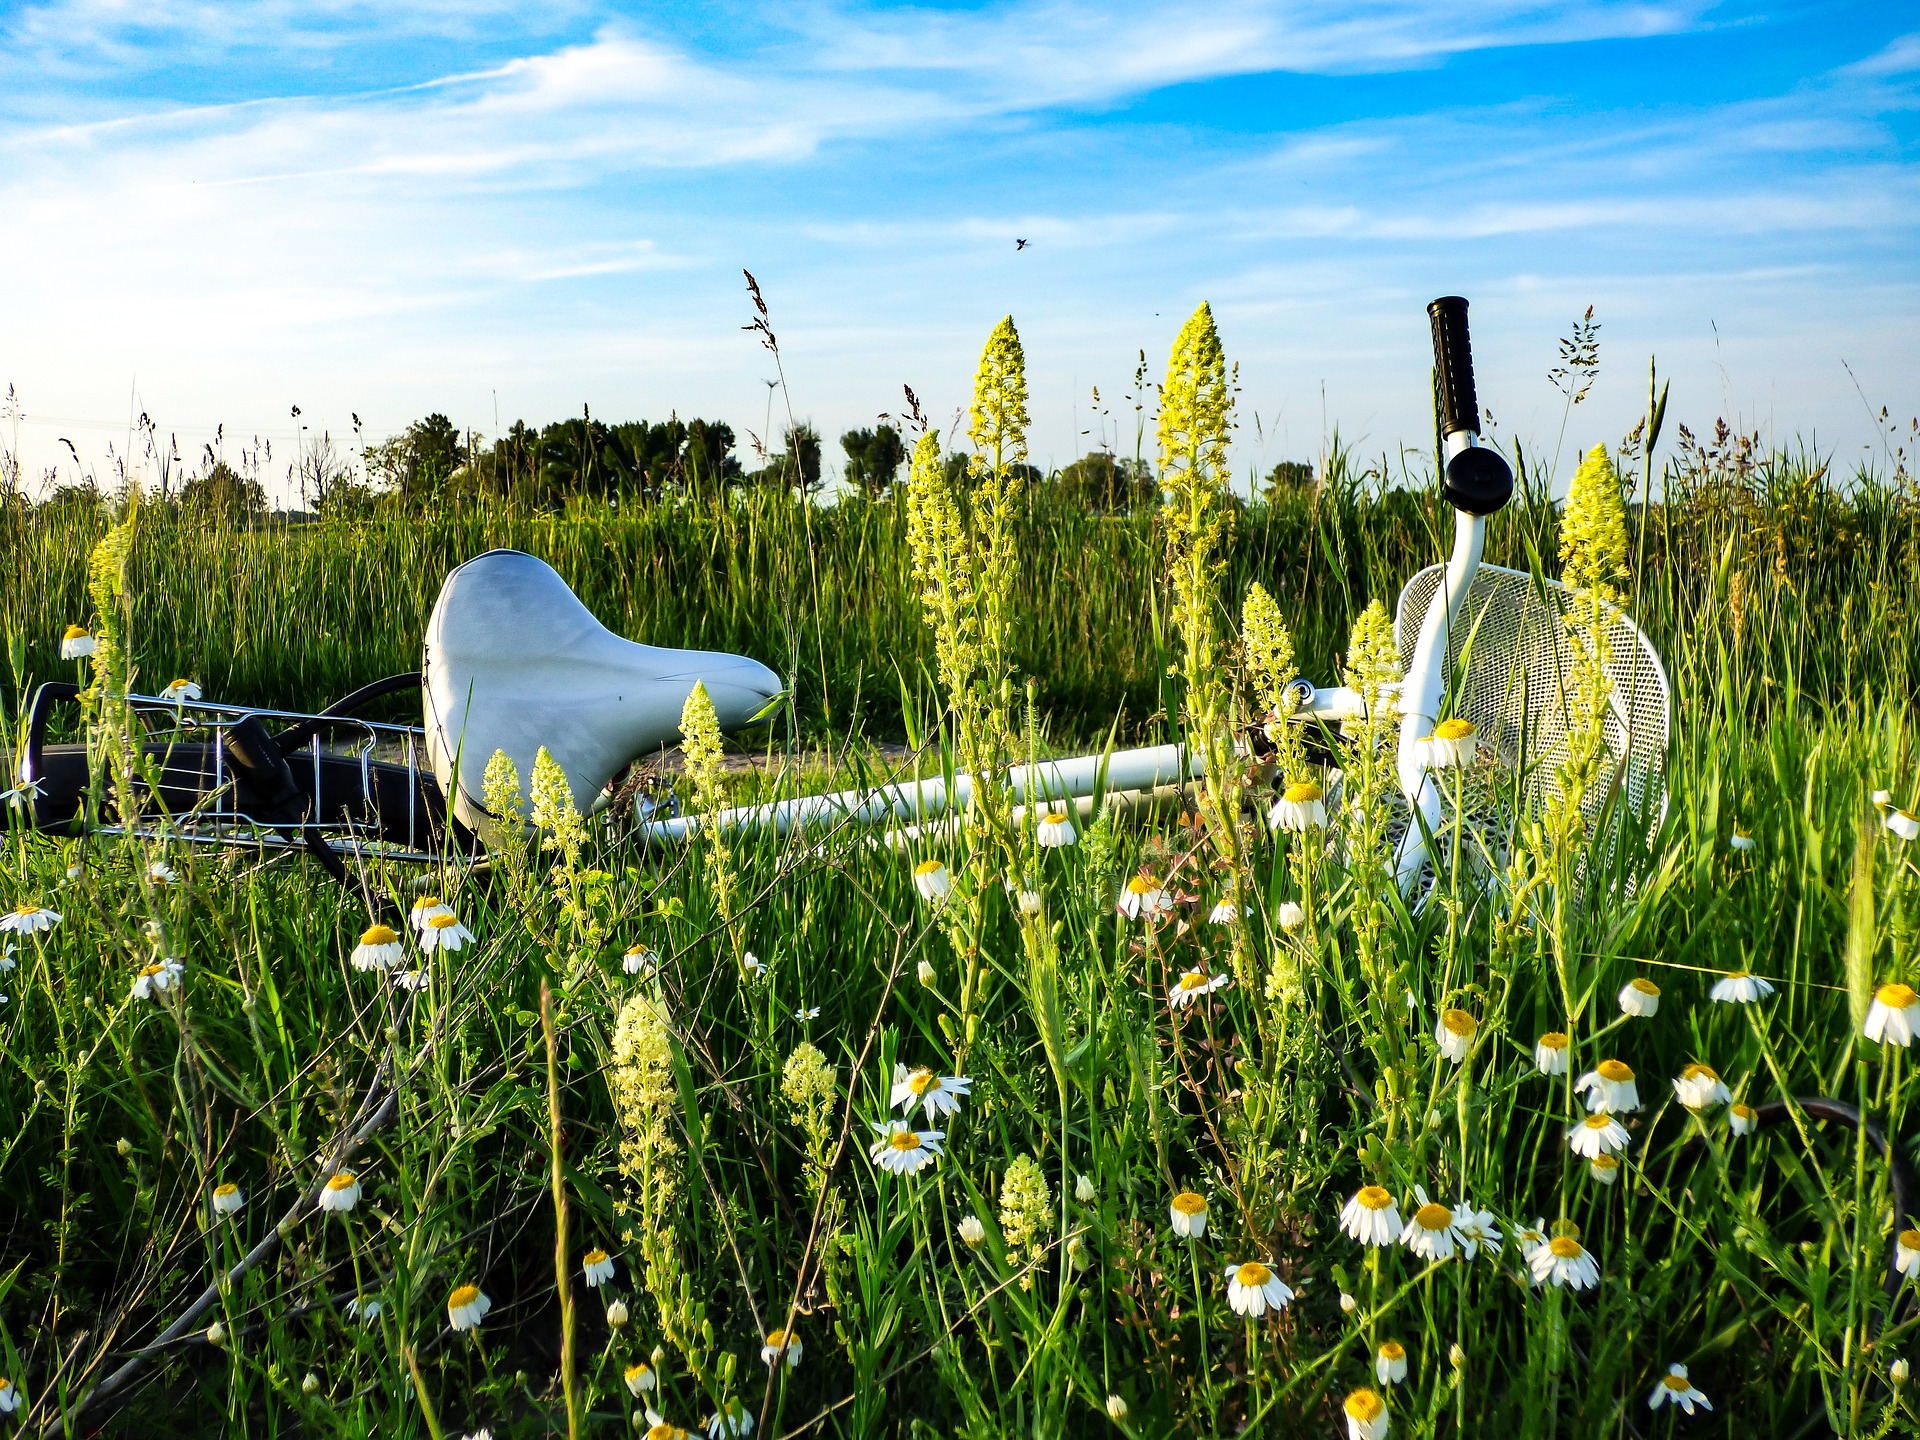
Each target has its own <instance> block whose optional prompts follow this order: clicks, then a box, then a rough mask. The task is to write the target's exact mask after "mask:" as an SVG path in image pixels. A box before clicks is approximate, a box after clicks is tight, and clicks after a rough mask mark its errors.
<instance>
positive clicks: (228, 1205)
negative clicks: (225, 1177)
mask: <svg viewBox="0 0 1920 1440" xmlns="http://www.w3.org/2000/svg"><path fill="white" fill-rule="evenodd" d="M246 1203H247V1197H246V1196H245V1195H243V1194H241V1193H240V1187H239V1186H238V1185H235V1184H234V1183H233V1182H232V1181H231V1180H229V1181H228V1182H227V1183H226V1184H224V1185H216V1186H214V1187H213V1213H214V1214H216V1215H237V1214H239V1213H240V1207H241V1206H243V1205H245V1204H246Z"/></svg>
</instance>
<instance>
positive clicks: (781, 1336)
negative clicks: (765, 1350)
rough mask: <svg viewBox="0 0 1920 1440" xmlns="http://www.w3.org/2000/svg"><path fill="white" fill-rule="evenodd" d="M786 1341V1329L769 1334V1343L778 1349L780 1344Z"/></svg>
mask: <svg viewBox="0 0 1920 1440" xmlns="http://www.w3.org/2000/svg"><path fill="white" fill-rule="evenodd" d="M786 1343H787V1332H786V1331H784V1330H775V1331H773V1332H772V1333H771V1334H769V1335H768V1336H767V1344H769V1345H771V1346H773V1347H774V1348H776V1349H778V1348H779V1347H780V1346H782V1345H784V1344H786Z"/></svg>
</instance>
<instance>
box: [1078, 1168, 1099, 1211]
mask: <svg viewBox="0 0 1920 1440" xmlns="http://www.w3.org/2000/svg"><path fill="white" fill-rule="evenodd" d="M1073 1198H1074V1199H1076V1200H1078V1201H1079V1202H1080V1203H1081V1204H1082V1205H1091V1204H1093V1202H1094V1201H1096V1200H1098V1199H1099V1198H1100V1190H1099V1187H1098V1186H1096V1185H1095V1184H1094V1183H1093V1177H1092V1176H1091V1175H1082V1176H1081V1177H1080V1178H1079V1179H1077V1180H1075V1181H1074V1182H1073Z"/></svg>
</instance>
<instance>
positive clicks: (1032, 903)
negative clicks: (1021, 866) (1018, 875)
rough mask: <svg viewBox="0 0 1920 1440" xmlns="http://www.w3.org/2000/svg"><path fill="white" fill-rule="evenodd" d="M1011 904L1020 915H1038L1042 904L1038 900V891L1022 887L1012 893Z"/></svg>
mask: <svg viewBox="0 0 1920 1440" xmlns="http://www.w3.org/2000/svg"><path fill="white" fill-rule="evenodd" d="M1013 903H1014V905H1015V907H1016V908H1018V909H1019V911H1020V913H1021V914H1022V915H1038V914H1039V913H1040V907H1041V905H1042V904H1043V903H1044V902H1042V900H1041V899H1040V892H1039V891H1038V890H1032V889H1029V888H1027V887H1025V886H1022V887H1021V888H1020V889H1018V890H1015V891H1014V892H1013Z"/></svg>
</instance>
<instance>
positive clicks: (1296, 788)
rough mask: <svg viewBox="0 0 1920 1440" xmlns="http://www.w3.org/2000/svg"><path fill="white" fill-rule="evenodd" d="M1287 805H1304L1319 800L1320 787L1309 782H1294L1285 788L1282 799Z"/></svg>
mask: <svg viewBox="0 0 1920 1440" xmlns="http://www.w3.org/2000/svg"><path fill="white" fill-rule="evenodd" d="M1284 798H1285V799H1286V802H1287V803H1288V804H1289V805H1306V804H1310V803H1311V802H1312V801H1315V800H1318V799H1319V798H1320V787H1319V786H1318V785H1316V784H1314V783H1313V781H1311V780H1296V781H1295V782H1294V783H1293V784H1291V785H1289V786H1287V793H1286V796H1285V797H1284Z"/></svg>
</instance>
